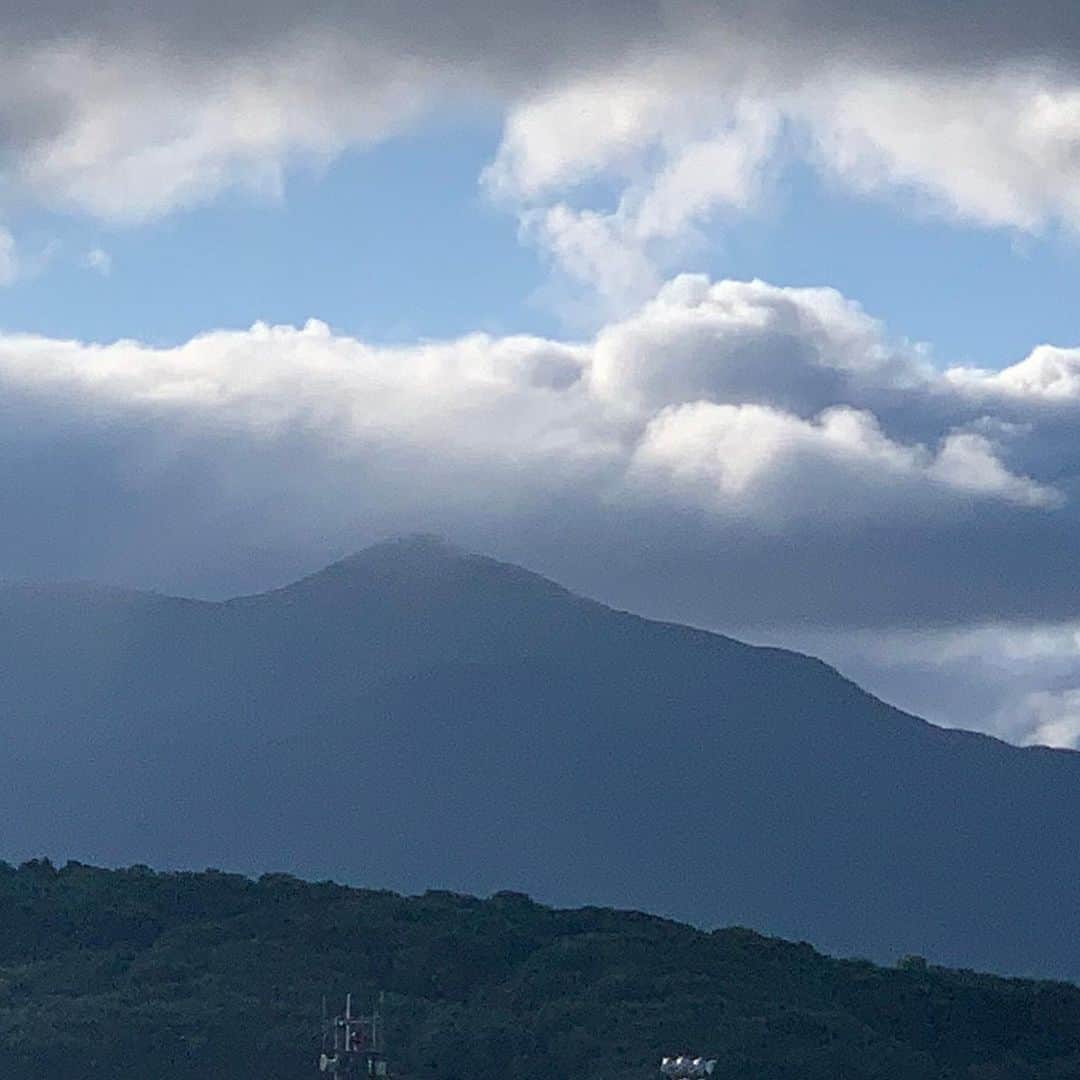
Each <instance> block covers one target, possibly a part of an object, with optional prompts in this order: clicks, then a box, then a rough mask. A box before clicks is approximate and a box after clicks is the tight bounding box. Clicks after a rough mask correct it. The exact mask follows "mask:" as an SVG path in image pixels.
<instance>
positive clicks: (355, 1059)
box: [319, 993, 388, 1080]
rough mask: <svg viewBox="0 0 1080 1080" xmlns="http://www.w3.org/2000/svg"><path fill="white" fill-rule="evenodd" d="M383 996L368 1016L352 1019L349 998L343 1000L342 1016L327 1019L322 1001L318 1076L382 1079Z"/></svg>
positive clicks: (324, 1004) (346, 1078) (347, 1078)
mask: <svg viewBox="0 0 1080 1080" xmlns="http://www.w3.org/2000/svg"><path fill="white" fill-rule="evenodd" d="M382 1007H383V995H382V994H381V993H380V994H379V998H378V1002H377V1004H376V1005H375V1007H374V1009H372V1011H371V1013H370V1015H368V1016H353V1014H352V994H347V995H346V997H345V1012H344V1013H342V1014H341V1015H340V1016H335V1017H334V1019H333V1020H329V1019H327V1015H326V999H325V998H323V1036H322V1053H321V1054H320V1055H319V1072H321V1073H326V1074H328V1075H330V1076H332V1077H335V1078H336V1080H358V1078H359V1077H372V1076H378V1077H386V1076H388V1072H387V1068H386V1053H385V1047H384V1044H383V1017H382Z"/></svg>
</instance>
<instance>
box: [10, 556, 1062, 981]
mask: <svg viewBox="0 0 1080 1080" xmlns="http://www.w3.org/2000/svg"><path fill="white" fill-rule="evenodd" d="M0 719H2V722H3V723H4V729H5V731H6V732H8V733H9V739H8V746H9V753H8V755H7V770H6V774H7V776H6V778H7V783H6V784H5V785H4V787H3V789H2V790H0V820H3V821H5V822H6V823H7V824H6V826H5V833H4V839H3V844H2V847H0V853H2V854H5V855H6V856H7V857H8V858H12V859H21V858H24V857H29V856H32V855H35V854H40V853H51V854H53V855H54V856H56V857H60V858H66V857H76V858H80V859H84V860H91V861H97V862H106V863H111V864H118V863H129V862H133V861H142V862H151V863H154V864H156V865H178V866H192V867H201V866H206V865H215V866H224V867H228V868H230V869H237V870H243V871H250V872H259V871H263V870H267V869H289V870H291V871H295V872H297V873H301V874H304V875H306V876H327V875H329V876H334V877H338V878H342V879H345V880H348V881H353V882H357V883H363V884H365V885H373V886H380V887H382V886H386V887H391V888H398V889H403V890H407V891H415V890H418V889H420V888H424V887H426V886H428V885H430V884H437V885H440V886H444V887H448V888H453V889H461V890H468V891H480V892H486V891H490V890H492V889H496V888H503V887H513V888H519V889H522V890H524V891H526V892H529V893H531V894H533V895H535V896H537V897H538V898H539V899H542V900H545V901H551V902H556V903H574V904H576V903H604V904H614V905H620V906H622V905H629V906H633V907H639V908H643V909H646V910H654V911H659V912H662V913H664V914H669V915H672V916H675V917H678V918H683V919H686V920H689V921H693V922H696V923H698V924H700V925H706V926H709V925H720V924H726V923H740V924H744V925H750V926H754V927H755V928H757V929H761V930H765V931H768V932H772V933H777V934H780V935H783V936H786V937H792V938H804V939H807V940H810V941H812V942H813V943H814V944H815V945H818V946H820V947H823V948H825V949H828V950H829V951H835V952H840V953H844V954H858V955H869V956H872V957H874V958H879V959H886V960H890V959H894V958H895V957H896V956H898V955H900V954H903V953H923V954H926V955H928V956H929V957H931V958H932V959H934V960H935V961H938V962H942V963H949V964H958V965H964V966H973V967H980V968H989V969H993V970H999V971H1006V972H1014V973H1037V974H1049V975H1061V976H1065V977H1070V978H1076V977H1080V912H1078V907H1077V904H1076V897H1077V893H1078V886H1080V854H1078V842H1077V836H1080V798H1078V794H1080V754H1075V753H1070V752H1066V751H1052V750H1043V749H1019V748H1015V747H1011V746H1008V745H1005V744H1003V743H1000V742H997V741H995V740H993V739H990V738H987V737H985V736H980V735H974V734H971V733H965V732H957V731H946V730H943V729H940V728H936V727H933V726H931V725H929V724H927V723H925V722H923V721H921V720H918V719H917V718H914V717H911V716H908V715H906V714H904V713H901V712H899V711H897V710H895V709H892V708H890V707H889V706H887V705H885V704H883V703H882V702H880V701H878V700H876V699H875V698H873V697H872V696H870V695H868V694H866V693H864V692H863V691H861V690H860V689H859V688H858V687H856V686H855V685H853V684H852V683H850V682H849V681H847V680H845V679H843V678H842V677H841V676H840V675H838V674H837V673H836V672H835V671H833V670H832V669H830V668H828V667H827V666H826V665H824V664H822V663H820V662H819V661H816V660H812V659H810V658H808V657H804V656H800V655H798V654H794V653H789V652H785V651H783V650H777V649H762V648H755V647H751V646H748V645H744V644H742V643H739V642H736V641H733V640H731V639H729V638H725V637H721V636H718V635H714V634H708V633H704V632H702V631H697V630H692V629H689V628H686V627H680V626H674V625H668V624H661V623H655V622H650V621H648V620H645V619H641V618H638V617H636V616H633V615H628V614H625V613H622V612H616V611H613V610H611V609H608V608H605V607H603V606H602V605H599V604H596V603H593V602H591V601H588V600H584V599H581V598H579V597H576V596H573V595H572V594H570V593H568V592H566V591H565V590H564V589H561V588H560V587H559V586H557V585H554V584H553V583H551V582H548V581H546V580H544V579H543V578H540V577H538V576H537V575H534V574H531V573H529V572H527V571H524V570H521V569H520V568H517V567H511V566H507V565H505V564H501V563H497V562H495V561H493V560H490V559H485V558H481V557H478V556H472V555H466V554H463V553H460V552H458V551H456V550H454V549H452V548H450V547H448V546H446V545H443V544H440V543H438V542H435V541H429V540H423V539H414V540H409V541H398V542H393V543H389V544H384V545H379V546H377V547H376V548H372V549H369V550H368V551H366V552H363V553H361V554H360V555H358V556H355V557H353V558H350V559H346V560H344V561H343V562H341V563H338V564H335V565H334V566H332V567H329V568H327V569H326V570H324V571H322V572H320V573H318V574H315V575H313V576H311V577H309V578H306V579H304V580H303V581H300V582H297V583H295V584H293V585H290V586H288V587H286V588H283V589H279V590H276V591H274V592H270V593H266V594H262V595H259V596H254V597H245V598H240V599H237V600H233V601H228V602H226V603H221V604H208V603H197V602H192V601H184V600H173V599H170V598H166V597H158V596H146V595H140V594H130V593H117V592H112V591H107V590H101V591H95V590H86V589H63V588H30V587H19V588H8V589H5V590H3V591H2V592H0Z"/></svg>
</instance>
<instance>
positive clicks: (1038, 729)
mask: <svg viewBox="0 0 1080 1080" xmlns="http://www.w3.org/2000/svg"><path fill="white" fill-rule="evenodd" d="M1023 707H1024V710H1025V711H1026V712H1027V713H1028V714H1029V717H1030V719H1029V720H1028V724H1026V725H1023V727H1026V728H1027V729H1028V730H1027V731H1026V732H1025V741H1026V742H1027V743H1029V744H1030V745H1032V746H1059V747H1067V748H1074V749H1080V688H1076V687H1073V688H1071V689H1068V690H1059V691H1050V690H1039V691H1035V692H1034V693H1032V694H1029V695H1028V696H1027V698H1026V699H1025V701H1024V702H1023ZM1023 727H1022V728H1021V730H1023Z"/></svg>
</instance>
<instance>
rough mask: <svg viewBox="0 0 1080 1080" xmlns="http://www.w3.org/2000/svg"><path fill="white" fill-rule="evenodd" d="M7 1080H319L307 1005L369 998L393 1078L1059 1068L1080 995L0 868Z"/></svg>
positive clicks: (77, 871)
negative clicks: (380, 1016) (683, 1064)
mask: <svg viewBox="0 0 1080 1080" xmlns="http://www.w3.org/2000/svg"><path fill="white" fill-rule="evenodd" d="M0 925H2V926H3V927H4V932H3V934H2V935H0V1075H2V1076H4V1077H5V1080H38V1078H40V1077H49V1078H50V1080H129V1078H130V1080H135V1078H136V1077H138V1078H142V1077H153V1078H154V1080H226V1078H228V1080H296V1078H297V1077H303V1076H308V1075H311V1076H315V1075H317V1073H316V1069H315V1062H316V1058H317V1054H318V1023H319V1011H320V1010H319V1002H320V998H321V996H322V995H323V994H327V995H329V996H330V999H331V1002H332V1003H336V1002H338V1001H340V1000H341V999H342V998H343V996H344V994H345V992H346V991H352V992H354V993H355V994H357V995H358V998H357V1000H358V1001H359V1002H363V1003H365V1004H366V1003H367V1002H368V1001H370V1000H371V997H372V996H373V995H374V993H375V992H376V990H380V989H381V990H385V991H386V992H387V1003H386V1008H387V1021H388V1045H389V1049H390V1051H391V1058H392V1062H393V1065H394V1067H395V1071H396V1072H397V1073H399V1074H400V1075H402V1076H403V1077H404V1078H405V1080H409V1078H415V1080H420V1078H428V1080H466V1078H467V1080H503V1078H505V1077H515V1078H519V1080H550V1078H551V1077H565V1078H567V1080H577V1078H586V1077H588V1078H597V1080H647V1078H648V1080H651V1078H652V1077H654V1076H656V1075H657V1069H656V1063H657V1061H658V1059H659V1057H660V1056H661V1055H662V1054H664V1053H669V1052H671V1051H673V1050H681V1051H691V1052H697V1051H705V1052H707V1053H709V1054H710V1055H712V1056H715V1057H716V1058H717V1059H718V1065H717V1072H716V1075H717V1077H718V1078H719V1077H722V1078H725V1080H760V1078H767V1080H789V1078H790V1080H836V1078H837V1077H843V1078H844V1080H1066V1078H1068V1080H1072V1078H1075V1077H1076V1076H1077V1075H1080V1049H1078V1048H1080V989H1077V988H1076V987H1075V986H1072V985H1066V984H1058V983H1046V982H1043V983H1036V982H1025V981H1021V980H1004V979H997V978H992V977H989V976H979V975H974V974H971V973H963V972H954V971H948V970H944V969H940V968H935V967H927V966H926V965H925V963H919V962H918V961H917V960H916V959H914V958H913V959H912V960H910V961H909V962H906V963H905V964H904V965H902V967H901V969H899V970H897V969H893V970H886V969H883V968H878V967H874V966H873V965H871V964H869V963H866V962H860V961H837V960H832V959H829V958H827V957H824V956H822V955H820V954H819V953H817V952H815V951H814V950H813V949H812V948H810V947H809V946H808V945H794V944H789V943H787V942H784V941H779V940H775V939H769V938H765V937H760V936H758V935H757V934H755V933H753V932H751V931H749V930H739V929H729V930H717V931H715V932H713V933H702V932H701V931H697V930H694V929H691V928H690V927H688V926H683V925H679V924H677V923H672V922H668V921H666V920H663V919H658V918H654V917H650V916H646V915H642V914H638V913H635V912H628V911H612V910H604V909H600V908H586V909H582V910H577V911H556V910H552V909H550V908H547V907H542V906H540V905H537V904H535V903H532V902H531V901H530V900H529V899H528V898H527V897H523V896H521V895H520V894H516V893H500V894H497V895H496V896H494V897H492V898H491V899H490V900H487V901H480V900H476V899H473V898H472V897H468V896H462V895H454V894H449V893H445V892H443V893H437V892H436V893H433V892H429V893H426V894H425V895H423V896H418V897H414V898H411V899H406V898H403V897H401V896H398V895H395V894H393V893H388V892H364V891H357V890H352V889H346V888H342V887H340V886H336V885H331V884H329V883H325V884H319V885H309V884H305V883H303V882H301V881H298V880H296V879H295V878H291V877H287V876H281V875H275V876H268V877H265V878H262V879H261V880H260V881H258V882H253V881H251V880H248V879H245V878H241V877H237V876H232V875H225V874H220V873H203V874H154V873H152V872H150V871H148V870H146V869H145V868H142V869H140V868H133V869H130V870H125V871H120V872H107V871H101V870H94V869H91V868H90V867H86V866H80V865H69V866H68V867H66V868H65V869H64V870H61V871H59V872H57V871H56V870H54V869H53V868H52V867H51V866H49V865H47V864H42V863H34V864H28V865H26V866H23V867H22V868H20V869H19V870H18V871H15V870H13V869H12V868H11V867H7V866H3V865H2V864H0Z"/></svg>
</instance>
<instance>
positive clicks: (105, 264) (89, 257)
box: [82, 248, 112, 277]
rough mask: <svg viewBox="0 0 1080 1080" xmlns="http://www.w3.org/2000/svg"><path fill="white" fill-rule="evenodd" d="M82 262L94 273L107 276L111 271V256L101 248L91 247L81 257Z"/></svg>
mask: <svg viewBox="0 0 1080 1080" xmlns="http://www.w3.org/2000/svg"><path fill="white" fill-rule="evenodd" d="M82 264H83V266H85V267H86V269H87V270H93V271H94V273H95V274H100V275H101V276H102V277H108V276H109V275H110V274H111V273H112V256H111V255H110V254H109V253H108V252H107V251H105V250H104V249H102V248H91V249H90V250H89V251H88V252H87V253H86V254H85V255H84V256H83V258H82Z"/></svg>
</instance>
